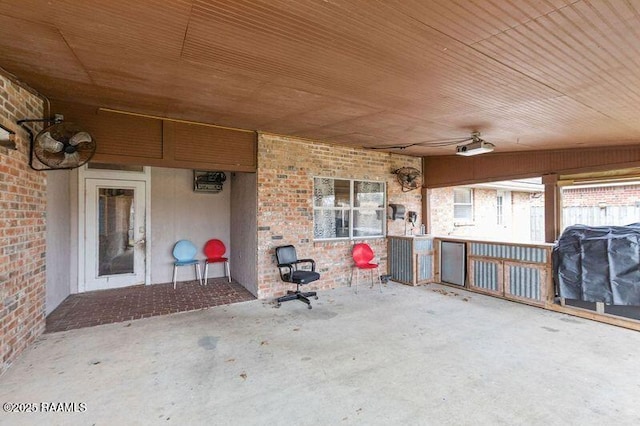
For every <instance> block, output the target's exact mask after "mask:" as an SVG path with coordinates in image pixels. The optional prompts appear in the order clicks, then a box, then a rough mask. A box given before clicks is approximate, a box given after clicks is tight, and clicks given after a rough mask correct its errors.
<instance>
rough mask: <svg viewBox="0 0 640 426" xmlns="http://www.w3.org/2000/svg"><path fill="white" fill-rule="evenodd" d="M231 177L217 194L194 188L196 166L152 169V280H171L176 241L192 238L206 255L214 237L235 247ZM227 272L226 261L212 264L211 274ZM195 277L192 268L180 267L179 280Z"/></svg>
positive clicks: (158, 281)
mask: <svg viewBox="0 0 640 426" xmlns="http://www.w3.org/2000/svg"><path fill="white" fill-rule="evenodd" d="M230 194H231V179H229V173H227V181H226V182H225V183H224V186H223V190H222V192H220V193H218V194H212V193H197V192H194V191H193V170H186V169H169V168H160V167H154V168H152V169H151V239H150V241H151V283H152V284H159V283H167V282H170V281H171V275H172V272H173V262H174V259H173V256H172V255H171V251H172V249H173V245H174V244H175V243H176V241H178V240H181V239H187V240H191V242H193V243H194V244H195V245H196V247H198V250H199V257H200V258H201V259H204V255H203V254H202V247H203V246H204V244H205V243H206V242H207V240H209V239H211V238H218V239H220V240H222V241H223V242H224V243H225V245H226V246H227V253H228V252H229V251H230V250H231V249H232V247H231V238H230V232H229V220H230V199H231V198H230ZM223 275H224V270H223V265H222V264H215V265H211V267H210V268H209V276H210V277H220V276H223ZM191 279H194V272H193V269H192V268H186V267H184V268H179V271H178V280H182V281H186V280H191Z"/></svg>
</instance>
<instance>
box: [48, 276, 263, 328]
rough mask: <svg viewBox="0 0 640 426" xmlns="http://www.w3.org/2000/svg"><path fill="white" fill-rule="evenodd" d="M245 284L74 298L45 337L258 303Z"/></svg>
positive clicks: (185, 285)
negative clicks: (63, 332)
mask: <svg viewBox="0 0 640 426" xmlns="http://www.w3.org/2000/svg"><path fill="white" fill-rule="evenodd" d="M254 299H255V296H253V295H252V294H251V293H249V291H248V290H247V289H246V288H244V287H243V286H242V285H241V284H239V283H237V282H235V281H233V282H231V283H230V282H228V281H227V279H226V278H224V277H221V278H213V279H212V278H210V279H209V284H208V285H206V286H201V285H200V284H199V283H198V281H186V282H180V283H178V286H177V288H176V289H175V290H174V289H173V283H166V284H153V285H137V286H132V287H124V288H118V289H113V290H98V291H91V292H86V293H79V294H72V295H70V296H69V297H67V298H66V299H65V300H64V301H63V302H62V303H61V304H60V305H59V306H58V307H57V308H56V309H54V310H53V312H51V313H50V314H49V316H47V322H46V328H45V333H54V332H59V331H66V330H73V329H77V328H85V327H93V326H96V325H102V324H111V323H117V322H124V321H131V320H136V319H141V318H149V317H153V316H158V315H167V314H173V313H177V312H187V311H194V310H199V309H206V308H210V307H212V306H219V305H229V304H233V303H239V302H245V301H248V300H254Z"/></svg>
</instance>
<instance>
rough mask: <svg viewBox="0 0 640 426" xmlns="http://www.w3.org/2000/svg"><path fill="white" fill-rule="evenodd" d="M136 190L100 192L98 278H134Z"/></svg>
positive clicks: (101, 190) (113, 189) (111, 189)
mask: <svg viewBox="0 0 640 426" xmlns="http://www.w3.org/2000/svg"><path fill="white" fill-rule="evenodd" d="M133 197H134V190H133V189H122V188H100V189H99V191H98V233H99V235H98V275H99V276H104V275H115V274H132V273H133V272H134V271H133V224H134V223H135V220H134V219H135V211H134V204H133Z"/></svg>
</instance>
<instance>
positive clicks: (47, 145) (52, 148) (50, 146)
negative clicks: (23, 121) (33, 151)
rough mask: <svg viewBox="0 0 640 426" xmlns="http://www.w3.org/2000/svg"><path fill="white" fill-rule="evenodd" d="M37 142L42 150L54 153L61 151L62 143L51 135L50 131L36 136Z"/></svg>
mask: <svg viewBox="0 0 640 426" xmlns="http://www.w3.org/2000/svg"><path fill="white" fill-rule="evenodd" d="M38 143H39V144H40V147H41V148H42V150H43V151H46V152H50V153H56V152H60V151H62V149H63V148H64V144H63V143H62V142H60V141H57V140H55V139H54V138H52V137H51V133H49V132H45V133H43V134H41V135H40V136H38Z"/></svg>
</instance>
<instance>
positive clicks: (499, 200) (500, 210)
mask: <svg viewBox="0 0 640 426" xmlns="http://www.w3.org/2000/svg"><path fill="white" fill-rule="evenodd" d="M496 223H497V224H498V225H504V192H502V191H498V194H497V195H496Z"/></svg>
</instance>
